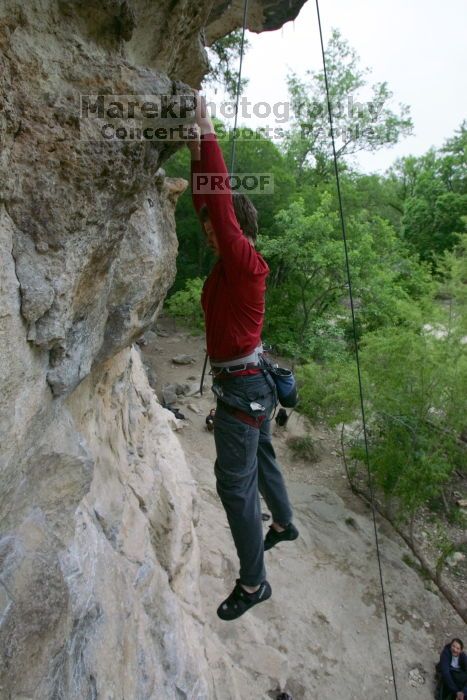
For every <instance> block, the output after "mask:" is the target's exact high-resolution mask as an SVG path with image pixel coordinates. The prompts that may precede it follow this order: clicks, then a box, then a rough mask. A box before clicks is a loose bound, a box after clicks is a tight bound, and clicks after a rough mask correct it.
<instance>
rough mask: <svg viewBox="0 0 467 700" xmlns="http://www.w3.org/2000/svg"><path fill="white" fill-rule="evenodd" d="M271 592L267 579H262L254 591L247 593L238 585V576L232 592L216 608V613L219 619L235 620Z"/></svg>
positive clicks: (266, 597) (265, 598)
mask: <svg viewBox="0 0 467 700" xmlns="http://www.w3.org/2000/svg"><path fill="white" fill-rule="evenodd" d="M271 593H272V591H271V586H270V585H269V583H268V582H267V581H263V582H262V583H261V585H260V587H259V588H258V590H257V591H255V592H254V593H247V592H246V591H245V589H244V588H242V586H241V585H240V579H239V578H238V579H237V582H236V584H235V588H234V589H233V591H232V593H231V594H230V595H229V597H228V598H226V599H225V600H224V602H223V603H221V604H220V605H219V607H218V608H217V614H218V615H219V617H220V618H221V620H236V619H237V617H240V616H241V615H243V613H246V611H247V610H249V609H250V608H252V607H253V605H257V604H258V603H262V602H263V601H264V600H267V599H268V598H270V597H271Z"/></svg>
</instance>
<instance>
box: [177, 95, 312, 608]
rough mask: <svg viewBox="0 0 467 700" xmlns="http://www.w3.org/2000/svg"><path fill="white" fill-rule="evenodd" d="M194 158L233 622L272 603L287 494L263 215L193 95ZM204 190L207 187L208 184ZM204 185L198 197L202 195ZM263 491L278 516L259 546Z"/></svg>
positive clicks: (287, 525) (288, 531)
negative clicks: (277, 428) (229, 541)
mask: <svg viewBox="0 0 467 700" xmlns="http://www.w3.org/2000/svg"><path fill="white" fill-rule="evenodd" d="M196 124H197V128H196V127H195V131H194V132H193V133H192V136H194V138H192V139H190V140H188V141H187V145H188V147H189V149H190V151H191V166H192V167H191V171H192V172H191V177H192V179H191V184H192V194H193V204H194V207H195V210H196V212H197V213H198V216H199V218H200V220H201V223H202V226H203V229H204V232H205V235H206V239H207V243H208V245H209V246H210V247H211V248H212V249H213V250H214V252H215V254H216V255H217V257H218V260H217V262H216V264H215V266H214V268H213V270H212V271H211V274H210V275H209V277H208V278H207V280H206V282H205V284H204V287H203V292H202V298H201V302H202V306H203V310H204V316H205V323H206V344H207V350H208V354H209V360H210V365H211V373H212V375H213V386H212V390H213V392H214V393H215V395H216V396H217V409H216V415H215V418H214V441H215V445H216V453H217V458H216V462H215V466H214V470H215V475H216V486H217V492H218V494H219V497H220V499H221V501H222V504H223V506H224V509H225V511H226V515H227V519H228V522H229V526H230V530H231V533H232V536H233V539H234V543H235V547H236V550H237V554H238V557H239V560H240V575H239V578H238V579H237V581H236V585H235V587H234V589H233V591H232V593H231V594H230V595H229V596H228V597H227V598H226V600H224V601H223V603H221V605H220V606H219V608H218V610H217V614H218V615H219V617H220V618H221V619H223V620H234V619H236V618H238V617H240V615H243V613H245V612H246V611H247V610H249V609H250V608H251V607H252V606H253V605H256V604H257V603H261V602H263V601H265V600H267V599H268V598H269V597H270V596H271V586H270V585H269V583H268V581H267V580H266V570H265V567H264V551H265V550H266V549H270V548H271V547H273V546H274V545H276V544H277V543H278V542H281V541H286V540H294V539H296V538H297V537H298V530H297V528H296V527H295V526H294V525H293V523H292V522H291V521H292V509H291V507H290V503H289V498H288V495H287V490H286V487H285V483H284V479H283V476H282V473H281V470H280V467H279V465H278V464H277V462H276V455H275V452H274V448H273V446H272V442H271V434H270V420H269V417H270V414H271V413H272V411H273V410H274V396H273V392H272V390H271V388H270V386H269V384H268V383H267V382H266V380H265V378H264V375H263V372H262V370H261V367H260V356H261V351H262V347H261V330H262V326H263V320H264V308H265V307H264V299H265V289H266V277H267V275H268V273H269V268H268V266H267V264H266V262H265V260H264V259H263V258H262V256H261V255H260V254H259V253H258V252H257V251H256V249H255V240H256V234H257V212H256V209H255V208H254V206H253V204H252V202H251V201H250V200H249V199H248V198H247V197H246V196H245V195H243V194H241V193H234V194H232V192H231V189H230V183H229V178H228V172H227V168H226V166H225V162H224V158H223V156H222V152H221V150H220V148H219V145H218V143H217V137H216V135H215V132H214V127H213V124H212V121H211V119H210V117H209V115H208V114H207V112H206V103H205V100H204V98H203V97H201V96H200V95H197V100H196ZM206 183H207V184H206ZM200 184H202V187H200ZM258 489H259V491H260V492H261V494H262V496H263V498H264V500H265V502H266V504H267V506H268V508H269V510H270V511H271V513H272V525H271V526H270V528H269V531H268V533H267V535H266V538H265V540H264V541H263V530H262V516H261V508H260V499H259V492H258Z"/></svg>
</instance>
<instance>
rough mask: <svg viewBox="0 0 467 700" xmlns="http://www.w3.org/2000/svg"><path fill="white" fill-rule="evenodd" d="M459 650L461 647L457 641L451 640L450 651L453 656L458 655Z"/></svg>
mask: <svg viewBox="0 0 467 700" xmlns="http://www.w3.org/2000/svg"><path fill="white" fill-rule="evenodd" d="M461 651H462V649H461V645H460V644H459V642H453V643H452V644H451V652H452V655H453V656H459V654H460V653H461Z"/></svg>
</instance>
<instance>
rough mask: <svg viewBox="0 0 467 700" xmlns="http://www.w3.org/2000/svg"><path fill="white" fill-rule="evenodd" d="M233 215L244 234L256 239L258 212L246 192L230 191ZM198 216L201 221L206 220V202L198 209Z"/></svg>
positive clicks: (207, 217)
mask: <svg viewBox="0 0 467 700" xmlns="http://www.w3.org/2000/svg"><path fill="white" fill-rule="evenodd" d="M232 201H233V205H234V211H235V216H236V217H237V221H238V223H239V226H240V228H241V229H242V231H243V233H244V234H245V236H247V237H248V238H251V239H252V241H256V236H257V235H258V212H257V211H256V208H255V206H254V204H253V202H252V201H251V199H249V198H248V197H247V196H246V194H243V193H242V192H232ZM199 218H200V219H201V221H202V222H204V221H208V219H209V211H208V208H207V206H206V204H203V206H202V207H201V209H200V210H199Z"/></svg>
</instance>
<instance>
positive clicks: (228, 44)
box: [205, 29, 250, 99]
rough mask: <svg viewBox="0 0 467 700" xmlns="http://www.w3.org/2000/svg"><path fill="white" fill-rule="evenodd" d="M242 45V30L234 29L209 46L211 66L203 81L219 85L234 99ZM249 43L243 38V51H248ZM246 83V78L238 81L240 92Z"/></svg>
mask: <svg viewBox="0 0 467 700" xmlns="http://www.w3.org/2000/svg"><path fill="white" fill-rule="evenodd" d="M241 45H242V30H241V29H236V30H235V31H233V32H231V33H230V34H227V35H226V36H224V37H221V38H220V39H218V40H217V41H215V42H214V43H213V44H212V45H211V46H210V47H209V58H210V59H211V68H210V71H209V73H208V74H207V76H206V78H205V82H206V83H208V84H210V85H215V86H218V85H221V86H223V87H224V88H225V90H226V92H227V93H228V95H229V96H230V97H231V98H232V99H235V96H236V91H237V83H238V66H239V63H240V50H241ZM249 47H250V44H249V42H248V40H247V39H246V38H245V41H244V45H243V51H244V54H245V53H246V52H247V51H248V49H249ZM247 84H248V80H247V79H246V78H242V79H241V81H240V94H241V93H242V92H243V91H244V90H245V88H246V86H247Z"/></svg>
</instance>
